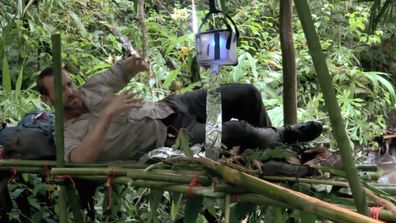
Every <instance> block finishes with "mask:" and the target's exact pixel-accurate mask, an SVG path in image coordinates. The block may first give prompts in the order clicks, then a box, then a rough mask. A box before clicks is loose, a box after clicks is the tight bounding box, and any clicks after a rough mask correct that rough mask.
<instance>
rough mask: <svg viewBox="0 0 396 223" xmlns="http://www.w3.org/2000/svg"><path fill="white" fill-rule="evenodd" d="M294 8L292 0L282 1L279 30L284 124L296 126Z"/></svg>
mask: <svg viewBox="0 0 396 223" xmlns="http://www.w3.org/2000/svg"><path fill="white" fill-rule="evenodd" d="M292 8H293V1H292V0H281V1H280V15H279V26H280V28H279V30H280V43H281V49H282V67H283V118H284V124H294V123H296V122H297V76H296V56H295V49H294V41H293V27H292Z"/></svg>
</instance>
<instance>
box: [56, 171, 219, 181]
mask: <svg viewBox="0 0 396 223" xmlns="http://www.w3.org/2000/svg"><path fill="white" fill-rule="evenodd" d="M192 173H193V174H188V172H187V171H184V172H183V174H177V173H172V172H168V173H167V172H165V171H158V172H157V171H150V172H148V171H143V170H131V169H125V168H52V170H51V174H52V175H55V176H56V175H73V176H84V175H87V176H92V175H105V176H127V177H130V178H133V179H142V180H157V181H165V182H174V183H189V182H191V180H192V179H193V178H194V177H196V178H197V182H198V183H200V184H202V185H208V184H210V182H211V180H210V179H209V177H207V176H204V175H202V174H201V175H198V172H196V171H194V172H192Z"/></svg>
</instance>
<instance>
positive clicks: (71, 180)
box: [56, 175, 76, 188]
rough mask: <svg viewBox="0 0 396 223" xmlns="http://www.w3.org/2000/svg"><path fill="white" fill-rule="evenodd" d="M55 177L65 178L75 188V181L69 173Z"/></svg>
mask: <svg viewBox="0 0 396 223" xmlns="http://www.w3.org/2000/svg"><path fill="white" fill-rule="evenodd" d="M56 178H58V179H61V180H65V179H67V180H69V181H70V182H71V183H72V185H73V187H74V188H76V183H75V182H74V180H73V177H71V176H70V175H64V176H57V177H56Z"/></svg>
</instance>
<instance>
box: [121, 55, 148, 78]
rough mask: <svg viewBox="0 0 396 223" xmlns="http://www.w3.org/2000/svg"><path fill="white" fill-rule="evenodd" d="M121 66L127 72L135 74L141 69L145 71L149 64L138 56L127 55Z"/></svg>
mask: <svg viewBox="0 0 396 223" xmlns="http://www.w3.org/2000/svg"><path fill="white" fill-rule="evenodd" d="M121 67H122V69H123V71H124V72H125V73H127V74H137V73H139V72H142V71H147V70H149V68H150V64H149V63H148V62H147V61H145V60H144V59H143V58H140V57H129V58H127V59H125V60H124V61H122V63H121Z"/></svg>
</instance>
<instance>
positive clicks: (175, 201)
mask: <svg viewBox="0 0 396 223" xmlns="http://www.w3.org/2000/svg"><path fill="white" fill-rule="evenodd" d="M170 194H171V197H172V209H171V218H172V220H173V221H175V220H176V217H177V214H178V213H179V207H180V201H181V200H182V197H183V194H181V193H177V192H171V193H170Z"/></svg>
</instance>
